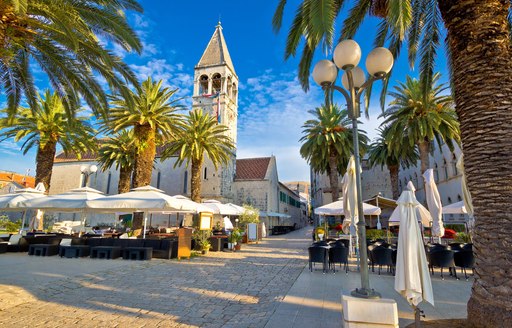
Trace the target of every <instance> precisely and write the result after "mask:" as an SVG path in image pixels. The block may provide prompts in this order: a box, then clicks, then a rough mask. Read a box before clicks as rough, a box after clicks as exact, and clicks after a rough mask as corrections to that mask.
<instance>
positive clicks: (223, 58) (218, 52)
mask: <svg viewBox="0 0 512 328" xmlns="http://www.w3.org/2000/svg"><path fill="white" fill-rule="evenodd" d="M224 64H225V65H227V66H229V68H231V70H232V71H233V72H234V71H235V68H234V67H233V62H232V61H231V56H230V55H229V51H228V47H227V45H226V40H224V35H223V34H222V26H220V22H219V24H218V25H217V27H216V28H215V32H213V35H212V38H211V39H210V42H208V46H206V49H205V51H204V52H203V55H202V56H201V59H200V60H199V63H198V64H197V66H213V65H224Z"/></svg>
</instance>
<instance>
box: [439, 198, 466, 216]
mask: <svg viewBox="0 0 512 328" xmlns="http://www.w3.org/2000/svg"><path fill="white" fill-rule="evenodd" d="M467 213H468V212H467V210H466V206H464V201H462V200H461V201H460V202H457V203H453V204H450V205H446V206H443V214H467Z"/></svg>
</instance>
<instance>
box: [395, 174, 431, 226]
mask: <svg viewBox="0 0 512 328" xmlns="http://www.w3.org/2000/svg"><path fill="white" fill-rule="evenodd" d="M406 190H409V191H412V192H413V194H414V192H415V191H416V188H415V187H414V184H413V183H412V182H411V181H409V183H407V187H406ZM415 209H416V218H417V220H418V221H419V222H421V224H422V225H423V226H424V227H429V226H430V224H431V223H432V215H430V212H429V211H428V210H427V209H426V208H425V206H423V205H421V204H420V203H417V204H416V206H415ZM400 215H401V212H400V209H399V208H398V207H396V208H395V210H394V211H393V213H391V216H390V217H389V220H388V224H389V225H393V224H399V223H400V219H401V217H400Z"/></svg>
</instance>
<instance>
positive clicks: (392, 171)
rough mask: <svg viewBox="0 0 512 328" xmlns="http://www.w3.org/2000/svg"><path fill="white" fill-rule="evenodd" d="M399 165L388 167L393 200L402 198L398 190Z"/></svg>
mask: <svg viewBox="0 0 512 328" xmlns="http://www.w3.org/2000/svg"><path fill="white" fill-rule="evenodd" d="M398 169H399V166H398V165H388V170H389V178H390V180H391V190H392V191H393V199H398V197H400V191H399V190H398Z"/></svg>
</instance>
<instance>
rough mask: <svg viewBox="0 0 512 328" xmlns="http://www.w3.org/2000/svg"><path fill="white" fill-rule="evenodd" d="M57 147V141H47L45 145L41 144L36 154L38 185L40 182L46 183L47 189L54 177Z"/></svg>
mask: <svg viewBox="0 0 512 328" xmlns="http://www.w3.org/2000/svg"><path fill="white" fill-rule="evenodd" d="M56 149H57V141H56V140H51V141H48V142H46V144H45V145H44V147H41V146H39V148H38V149H37V155H36V163H37V164H36V185H37V184H38V183H39V182H42V183H43V184H44V187H45V188H46V190H47V191H48V190H50V181H51V179H52V169H53V160H54V158H55V152H56Z"/></svg>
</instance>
